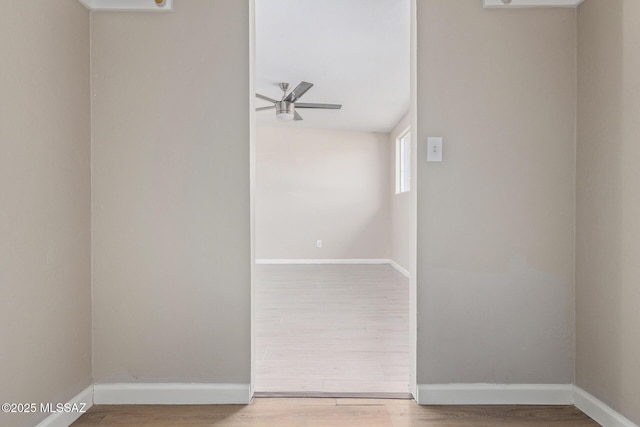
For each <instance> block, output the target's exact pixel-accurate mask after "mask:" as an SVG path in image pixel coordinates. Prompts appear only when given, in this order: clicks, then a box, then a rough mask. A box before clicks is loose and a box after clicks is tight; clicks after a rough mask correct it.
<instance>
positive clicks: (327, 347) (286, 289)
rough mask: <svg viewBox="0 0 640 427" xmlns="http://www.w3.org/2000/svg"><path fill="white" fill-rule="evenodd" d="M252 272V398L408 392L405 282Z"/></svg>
mask: <svg viewBox="0 0 640 427" xmlns="http://www.w3.org/2000/svg"><path fill="white" fill-rule="evenodd" d="M256 270H257V271H256V285H255V307H256V322H255V325H256V326H255V327H256V350H257V351H256V354H257V359H256V381H255V389H256V391H257V392H306V393H308V392H314V391H315V392H318V394H322V393H335V394H336V395H339V394H341V393H353V392H357V393H367V392H370V393H372V394H374V393H402V394H406V393H407V392H408V383H409V282H408V280H407V279H406V278H405V277H404V276H402V275H401V274H400V273H398V272H397V271H396V270H395V269H393V268H392V267H391V266H389V265H259V266H257V269H256Z"/></svg>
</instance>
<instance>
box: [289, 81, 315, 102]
mask: <svg viewBox="0 0 640 427" xmlns="http://www.w3.org/2000/svg"><path fill="white" fill-rule="evenodd" d="M312 87H313V83H309V82H300V84H299V85H298V86H296V88H295V89H294V90H292V91H291V92H289V95H287V97H286V98H285V99H284V100H285V101H287V102H296V101H297V100H298V99H300V97H301V96H302V95H304V94H305V93H307V91H308V90H309V89H311V88H312Z"/></svg>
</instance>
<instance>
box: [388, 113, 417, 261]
mask: <svg viewBox="0 0 640 427" xmlns="http://www.w3.org/2000/svg"><path fill="white" fill-rule="evenodd" d="M410 118H411V117H410V115H409V114H408V113H407V114H406V115H405V116H404V117H403V118H402V119H400V121H399V122H398V124H396V126H395V127H394V128H393V130H391V132H389V147H390V152H389V154H390V163H389V164H390V167H391V177H390V180H389V182H390V183H391V186H390V189H389V192H390V194H391V206H390V215H391V230H390V238H391V259H392V260H393V261H394V262H396V263H397V264H398V265H399V266H400V267H402V268H404V269H405V270H406V271H409V268H410V266H409V249H410V247H411V236H410V229H411V227H410V221H411V194H410V193H409V192H405V193H400V194H396V179H397V178H396V161H397V159H396V139H397V138H398V136H400V134H401V133H403V132H404V131H405V130H407V128H408V127H409V125H410V123H409V122H410ZM409 188H410V190H409V191H415V188H411V184H409Z"/></svg>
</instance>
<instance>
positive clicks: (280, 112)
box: [276, 101, 295, 122]
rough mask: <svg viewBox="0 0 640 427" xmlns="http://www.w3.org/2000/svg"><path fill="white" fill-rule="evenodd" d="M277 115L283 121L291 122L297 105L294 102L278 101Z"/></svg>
mask: <svg viewBox="0 0 640 427" xmlns="http://www.w3.org/2000/svg"><path fill="white" fill-rule="evenodd" d="M276 117H277V118H278V120H282V121H283V122H290V121H292V120H293V119H294V117H295V106H294V104H293V102H287V101H278V102H276Z"/></svg>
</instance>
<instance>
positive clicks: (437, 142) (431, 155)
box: [427, 136, 442, 162]
mask: <svg viewBox="0 0 640 427" xmlns="http://www.w3.org/2000/svg"><path fill="white" fill-rule="evenodd" d="M427 149H428V151H427V161H428V162H441V161H442V137H441V136H430V137H428V138H427Z"/></svg>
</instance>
